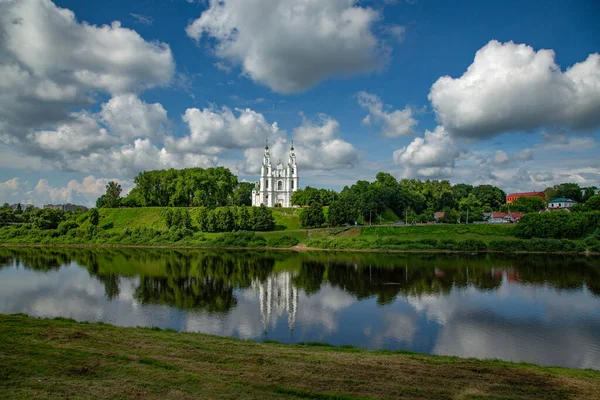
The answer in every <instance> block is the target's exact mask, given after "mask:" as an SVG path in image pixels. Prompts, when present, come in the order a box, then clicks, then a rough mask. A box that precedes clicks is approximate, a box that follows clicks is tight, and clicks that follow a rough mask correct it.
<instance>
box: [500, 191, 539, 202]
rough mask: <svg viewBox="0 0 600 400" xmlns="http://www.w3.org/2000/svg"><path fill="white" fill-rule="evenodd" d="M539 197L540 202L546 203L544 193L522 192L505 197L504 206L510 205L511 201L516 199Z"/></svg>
mask: <svg viewBox="0 0 600 400" xmlns="http://www.w3.org/2000/svg"><path fill="white" fill-rule="evenodd" d="M534 196H537V197H540V198H541V199H542V200H544V201H546V195H545V194H544V192H523V193H511V194H508V195H506V204H512V202H513V201H515V200H516V199H518V198H519V197H534Z"/></svg>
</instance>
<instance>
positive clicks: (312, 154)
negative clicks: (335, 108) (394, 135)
mask: <svg viewBox="0 0 600 400" xmlns="http://www.w3.org/2000/svg"><path fill="white" fill-rule="evenodd" d="M292 136H293V138H294V139H295V140H296V143H298V145H297V146H296V153H297V159H298V165H299V166H300V167H302V168H304V169H321V170H331V169H337V168H344V167H345V168H352V167H354V166H355V165H356V164H357V163H358V161H359V158H360V157H359V156H360V155H359V152H358V150H356V148H355V147H354V146H353V145H352V144H350V143H348V142H346V141H345V140H343V139H342V138H341V133H340V124H339V122H338V121H336V120H334V119H333V118H331V117H329V116H327V115H325V114H320V115H319V120H318V121H316V122H313V121H311V120H309V119H307V118H303V120H302V125H301V126H299V127H297V128H295V129H294V131H293V134H292Z"/></svg>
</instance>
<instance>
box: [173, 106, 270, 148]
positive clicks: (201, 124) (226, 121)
mask: <svg viewBox="0 0 600 400" xmlns="http://www.w3.org/2000/svg"><path fill="white" fill-rule="evenodd" d="M235 111H236V113H237V114H238V115H237V116H236V114H234V112H233V111H232V110H231V109H229V108H228V107H222V108H221V109H220V110H218V109H213V108H205V109H203V110H199V109H197V108H189V109H187V110H186V112H185V115H184V116H183V120H184V121H185V122H186V123H187V124H188V127H189V129H190V135H188V136H185V137H183V138H179V139H174V138H172V139H169V141H168V146H169V147H170V148H173V149H176V150H177V151H184V150H185V151H198V152H201V153H205V154H216V153H221V152H223V151H225V150H227V149H245V148H249V147H259V146H262V145H263V144H264V143H265V140H266V139H275V138H276V137H277V136H278V134H279V128H278V126H277V123H276V122H274V123H271V124H270V123H268V122H267V120H266V119H265V117H264V115H262V114H261V113H258V112H256V111H253V110H251V109H249V108H246V109H236V110H235Z"/></svg>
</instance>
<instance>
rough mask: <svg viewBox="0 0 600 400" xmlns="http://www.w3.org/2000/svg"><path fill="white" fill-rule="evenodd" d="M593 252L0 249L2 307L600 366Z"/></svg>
mask: <svg viewBox="0 0 600 400" xmlns="http://www.w3.org/2000/svg"><path fill="white" fill-rule="evenodd" d="M598 264H599V263H598V259H594V258H586V257H561V256H552V257H545V256H520V257H514V256H513V257H508V256H490V255H487V256H464V255H462V256H460V255H431V254H429V255H414V254H413V255H398V254H396V255H390V254H333V253H325V254H315V253H310V254H296V253H286V252H278V253H269V252H259V253H257V252H236V253H233V254H231V253H228V252H200V251H182V250H166V249H160V250H148V249H105V250H92V249H86V250H83V249H77V250H76V249H50V248H40V249H31V248H19V249H8V248H2V249H0V312H3V313H16V312H25V313H28V314H32V315H37V316H44V317H52V316H65V317H71V318H75V319H78V320H89V321H106V322H110V323H113V324H117V325H122V326H136V325H141V326H159V327H162V328H173V329H178V330H188V331H199V332H205V333H211V334H218V335H226V336H234V337H242V338H248V339H257V340H261V339H267V338H268V339H274V340H280V341H286V342H300V341H303V342H308V341H326V342H329V343H332V344H335V345H342V344H351V345H355V346H360V347H365V348H389V349H408V350H412V351H419V352H426V353H435V354H452V355H458V356H463V357H480V358H502V359H507V360H515V361H530V362H536V363H540V364H546V365H565V366H572V367H579V368H587V367H590V368H597V369H600V335H597V334H595V333H597V332H600V266H599V265H598Z"/></svg>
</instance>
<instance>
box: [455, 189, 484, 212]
mask: <svg viewBox="0 0 600 400" xmlns="http://www.w3.org/2000/svg"><path fill="white" fill-rule="evenodd" d="M481 207H482V206H481V202H480V201H479V199H477V197H475V195H474V194H473V193H469V195H468V196H467V197H465V198H463V199H462V200H460V201H459V202H458V209H459V210H460V211H466V210H469V212H470V213H471V212H479V211H481Z"/></svg>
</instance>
